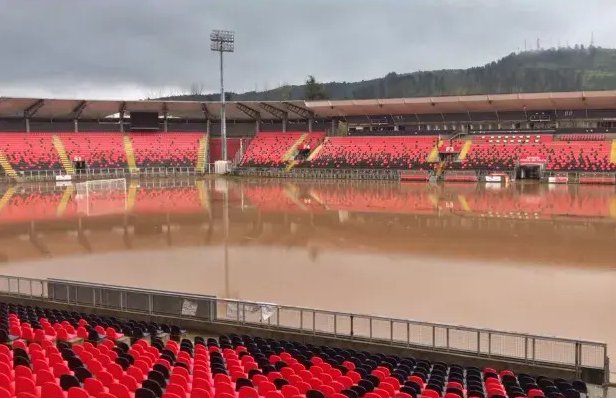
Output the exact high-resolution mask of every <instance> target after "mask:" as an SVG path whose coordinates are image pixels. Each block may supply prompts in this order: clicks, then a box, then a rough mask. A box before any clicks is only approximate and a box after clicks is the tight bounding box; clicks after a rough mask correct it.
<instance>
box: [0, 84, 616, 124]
mask: <svg viewBox="0 0 616 398" xmlns="http://www.w3.org/2000/svg"><path fill="white" fill-rule="evenodd" d="M121 109H124V110H125V111H128V112H131V111H154V112H159V113H161V114H163V113H164V112H167V113H168V115H169V116H170V117H177V118H186V119H203V118H205V117H206V116H207V115H209V117H210V118H211V119H213V120H216V119H218V118H219V116H218V115H219V113H220V102H217V101H206V102H202V101H165V100H144V101H104V100H103V101H101V100H83V99H81V100H80V99H75V100H66V99H45V98H5V97H0V118H10V117H37V118H49V119H66V118H68V119H72V118H75V117H76V116H78V117H79V118H82V119H102V118H105V117H109V116H113V115H117V114H118V113H119V112H120V110H121ZM579 109H616V90H611V91H577V92H555V93H520V94H493V95H492V94H488V95H469V96H443V97H421V98H391V99H370V100H331V101H330V100H326V101H239V102H238V101H231V102H228V103H227V117H228V118H229V119H233V120H254V119H256V118H261V119H270V120H271V119H282V118H283V117H284V116H285V115H286V116H287V118H288V119H290V120H294V119H306V118H308V117H309V116H311V115H314V116H316V117H321V118H330V117H345V116H371V115H405V114H434V113H437V114H438V113H467V112H506V111H520V110H527V111H532V110H579Z"/></svg>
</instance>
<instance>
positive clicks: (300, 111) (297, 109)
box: [283, 102, 314, 119]
mask: <svg viewBox="0 0 616 398" xmlns="http://www.w3.org/2000/svg"><path fill="white" fill-rule="evenodd" d="M283 104H284V106H286V107H287V109H288V110H289V111H291V112H293V113H295V114H296V115H299V116H301V117H303V118H306V119H314V112H312V111H311V110H308V109H306V108H302V107H301V106H297V105H295V104H292V103H290V102H283Z"/></svg>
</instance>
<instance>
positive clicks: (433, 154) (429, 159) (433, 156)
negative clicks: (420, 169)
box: [426, 138, 443, 163]
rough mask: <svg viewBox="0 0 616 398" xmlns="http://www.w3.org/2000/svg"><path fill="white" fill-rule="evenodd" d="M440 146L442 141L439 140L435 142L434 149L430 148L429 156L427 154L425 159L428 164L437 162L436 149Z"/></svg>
mask: <svg viewBox="0 0 616 398" xmlns="http://www.w3.org/2000/svg"><path fill="white" fill-rule="evenodd" d="M441 145H443V141H442V140H441V139H440V138H439V139H438V141H437V142H436V145H435V146H434V148H432V150H431V151H430V154H428V157H427V158H426V161H427V162H428V163H434V162H437V161H438V149H439V148H440V147H441Z"/></svg>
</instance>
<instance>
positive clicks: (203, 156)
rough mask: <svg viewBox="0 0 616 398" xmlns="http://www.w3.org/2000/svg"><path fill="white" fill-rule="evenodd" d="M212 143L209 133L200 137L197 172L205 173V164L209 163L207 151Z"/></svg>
mask: <svg viewBox="0 0 616 398" xmlns="http://www.w3.org/2000/svg"><path fill="white" fill-rule="evenodd" d="M209 145H210V137H209V135H208V134H205V135H204V136H203V137H201V138H199V153H198V154H197V165H196V169H197V172H200V173H204V172H205V165H206V164H207V161H208V159H207V157H208V156H207V153H208V150H209Z"/></svg>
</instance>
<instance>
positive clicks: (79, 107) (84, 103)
mask: <svg viewBox="0 0 616 398" xmlns="http://www.w3.org/2000/svg"><path fill="white" fill-rule="evenodd" d="M86 106H88V101H80V102H79V104H77V106H76V107H75V108H73V110H72V111H71V115H72V116H73V125H74V131H75V132H76V133H77V132H79V117H81V114H82V113H83V111H84V110H85V109H86Z"/></svg>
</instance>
